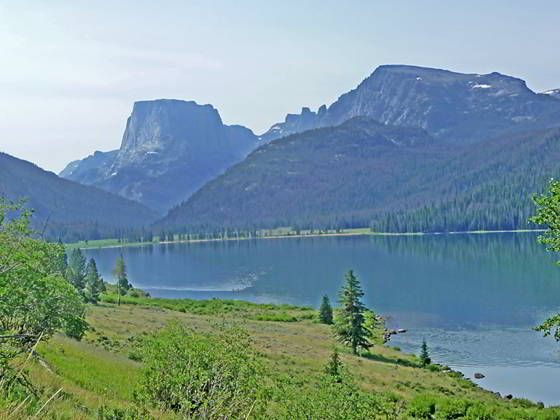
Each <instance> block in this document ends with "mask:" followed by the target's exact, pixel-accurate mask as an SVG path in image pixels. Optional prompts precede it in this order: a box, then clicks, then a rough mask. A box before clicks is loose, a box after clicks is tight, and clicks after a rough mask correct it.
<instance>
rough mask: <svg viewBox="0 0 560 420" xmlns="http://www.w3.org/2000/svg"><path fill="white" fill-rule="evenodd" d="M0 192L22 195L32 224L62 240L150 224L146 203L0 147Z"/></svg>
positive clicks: (13, 196) (15, 196)
mask: <svg viewBox="0 0 560 420" xmlns="http://www.w3.org/2000/svg"><path fill="white" fill-rule="evenodd" d="M0 195H1V196H3V197H4V198H5V199H9V200H17V199H19V198H25V199H27V200H28V201H27V203H26V206H28V207H30V208H32V209H33V210H34V217H33V219H32V221H33V224H34V226H35V228H40V230H43V228H44V226H45V225H46V235H47V237H51V238H61V239H63V240H77V239H96V238H98V237H102V236H103V237H108V236H112V237H114V235H115V232H116V231H118V230H123V229H138V228H141V227H142V226H144V225H148V224H150V223H151V222H152V221H154V220H155V219H156V217H157V214H156V213H155V212H153V211H152V210H150V209H148V208H147V207H145V206H143V205H141V204H139V203H137V202H134V201H131V200H127V199H125V198H123V197H120V196H117V195H114V194H111V193H109V192H106V191H102V190H100V189H97V188H94V187H91V186H85V185H82V184H80V183H77V182H74V181H70V180H67V179H63V178H61V177H59V176H57V175H56V174H55V173H53V172H49V171H45V170H44V169H41V168H40V167H39V166H37V165H35V164H34V163H31V162H28V161H26V160H23V159H19V158H17V157H14V156H11V155H8V154H6V153H2V152H0Z"/></svg>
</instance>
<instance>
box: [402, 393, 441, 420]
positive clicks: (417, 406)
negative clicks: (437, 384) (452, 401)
mask: <svg viewBox="0 0 560 420" xmlns="http://www.w3.org/2000/svg"><path fill="white" fill-rule="evenodd" d="M408 412H409V414H410V415H411V416H412V417H414V418H417V419H431V418H432V417H433V415H434V413H435V412H436V399H435V398H434V397H432V396H430V395H419V396H417V397H415V398H414V399H412V400H411V401H410V403H409V404H408Z"/></svg>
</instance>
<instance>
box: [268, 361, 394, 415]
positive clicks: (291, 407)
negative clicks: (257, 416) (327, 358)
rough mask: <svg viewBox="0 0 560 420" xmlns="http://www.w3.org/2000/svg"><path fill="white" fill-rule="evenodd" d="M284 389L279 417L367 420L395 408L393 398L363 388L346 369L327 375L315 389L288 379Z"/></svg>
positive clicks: (278, 397) (280, 396) (280, 397)
mask: <svg viewBox="0 0 560 420" xmlns="http://www.w3.org/2000/svg"><path fill="white" fill-rule="evenodd" d="M280 389H281V392H280V393H279V395H278V396H277V402H278V404H279V406H280V409H279V412H278V413H276V415H275V417H274V418H276V419H287V418H289V419H293V420H300V419H301V420H304V419H305V420H307V419H330V420H363V419H373V418H375V416H376V415H377V414H382V413H383V414H386V412H387V411H389V410H391V411H393V408H392V405H393V404H390V403H389V401H386V400H385V399H384V398H382V397H381V396H379V395H376V394H371V393H365V392H363V391H361V390H360V389H359V387H358V386H357V385H356V384H355V383H354V382H353V381H352V379H351V378H350V377H349V375H348V373H347V372H346V371H343V373H342V374H341V375H329V374H325V375H323V376H322V377H321V379H320V381H319V384H318V386H316V387H312V388H311V389H302V387H301V385H300V384H296V383H291V382H290V381H289V380H288V379H286V380H285V383H284V384H283V385H280ZM387 409H389V410H387ZM387 414H388V413H387ZM387 418H391V417H389V415H387Z"/></svg>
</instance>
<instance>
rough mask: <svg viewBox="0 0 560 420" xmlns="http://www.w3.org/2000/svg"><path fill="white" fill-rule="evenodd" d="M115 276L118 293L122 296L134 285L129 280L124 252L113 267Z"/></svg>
mask: <svg viewBox="0 0 560 420" xmlns="http://www.w3.org/2000/svg"><path fill="white" fill-rule="evenodd" d="M113 276H115V279H116V284H117V293H118V294H120V295H122V296H124V295H126V293H127V292H128V289H130V288H131V287H132V285H131V284H130V283H129V282H128V275H127V273H126V263H125V262H124V257H123V256H122V254H121V255H119V256H118V257H117V261H116V262H115V268H114V269H113Z"/></svg>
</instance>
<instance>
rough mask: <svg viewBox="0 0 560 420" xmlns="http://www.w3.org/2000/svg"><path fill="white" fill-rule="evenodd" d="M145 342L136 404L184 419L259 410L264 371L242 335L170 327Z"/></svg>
mask: <svg viewBox="0 0 560 420" xmlns="http://www.w3.org/2000/svg"><path fill="white" fill-rule="evenodd" d="M144 343H145V344H144V349H143V353H144V355H143V360H144V370H143V372H144V373H143V378H142V380H141V383H140V385H139V387H138V391H137V397H138V400H139V401H143V402H147V403H149V404H152V405H154V406H156V407H158V408H161V409H163V410H170V411H173V412H176V413H179V414H181V415H182V416H183V417H184V418H192V417H195V418H240V417H241V418H244V417H245V416H249V413H253V414H257V413H259V412H260V411H261V410H262V409H263V407H264V401H265V400H266V389H265V388H266V387H265V386H264V384H263V374H264V371H263V366H262V363H261V361H260V360H259V359H258V357H257V354H256V353H255V352H254V351H253V350H252V347H251V342H250V339H249V337H248V335H247V334H246V333H245V332H244V331H243V330H240V329H238V328H228V329H225V328H223V329H221V330H219V331H217V332H215V333H214V334H210V333H202V332H195V331H193V330H192V329H190V328H187V327H185V326H183V325H181V324H179V323H172V324H170V325H169V326H168V327H166V328H165V329H164V330H163V331H161V332H160V333H159V334H157V335H156V336H154V337H152V338H149V339H146V340H145V342H144Z"/></svg>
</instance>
